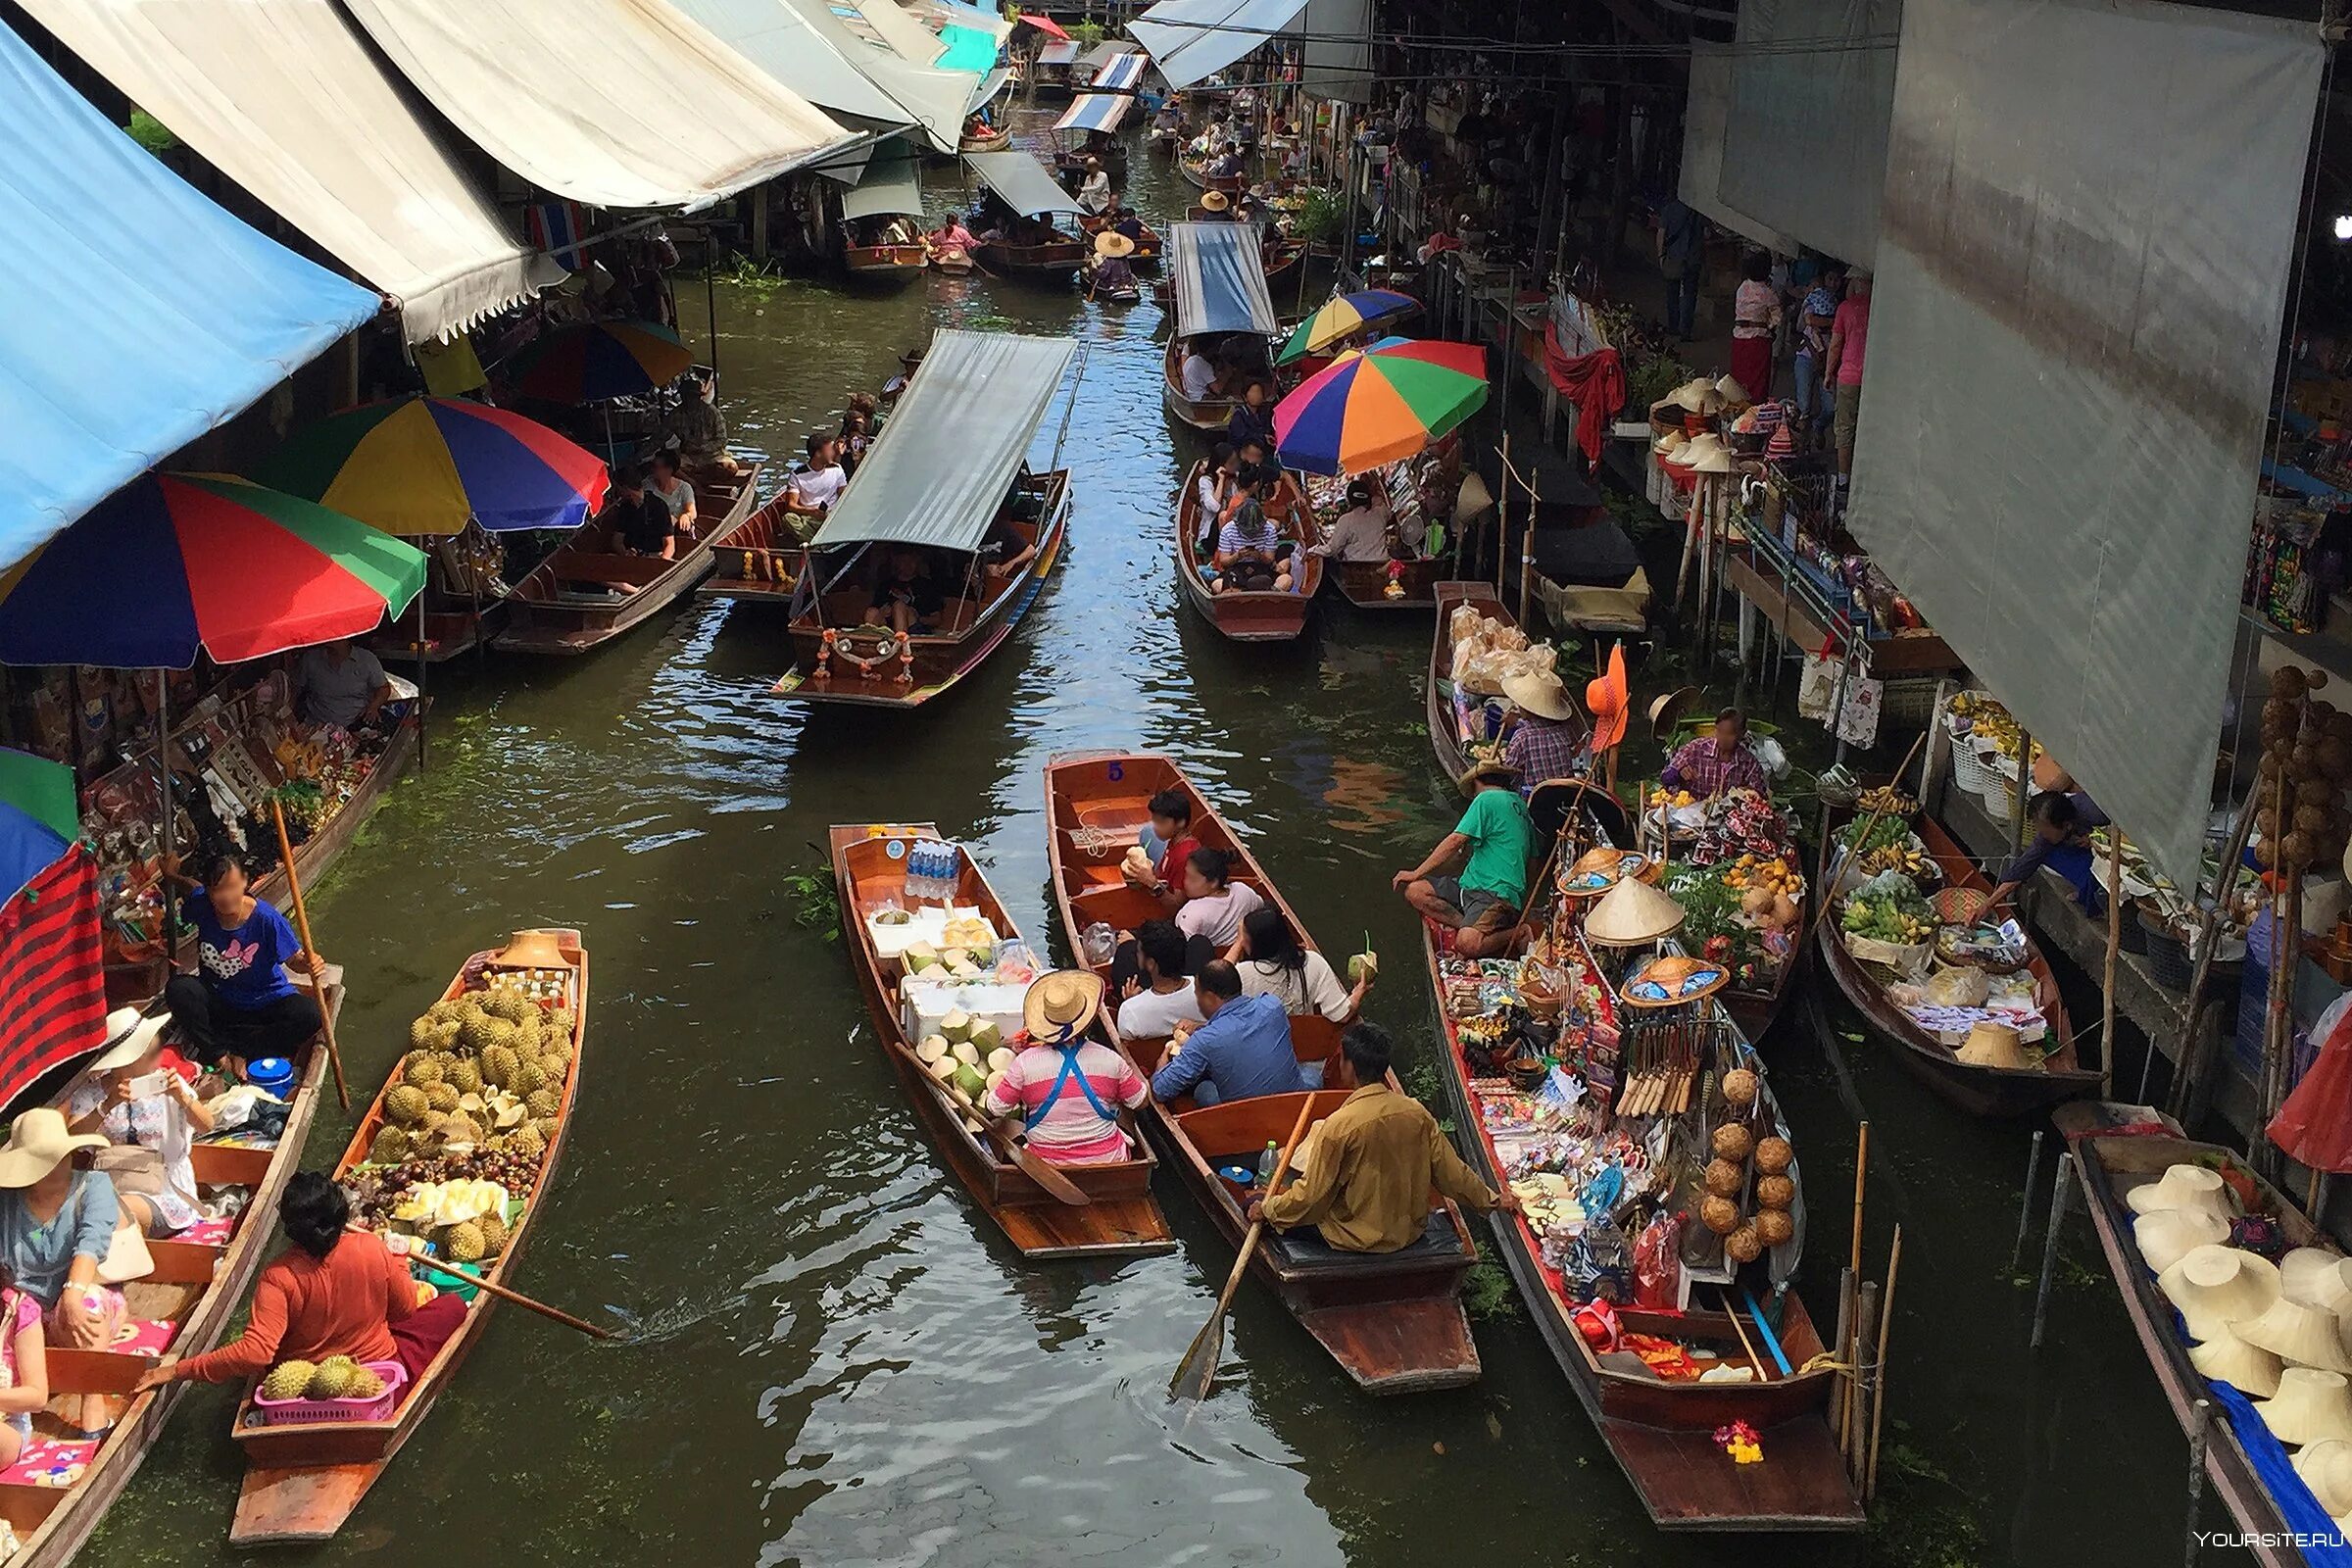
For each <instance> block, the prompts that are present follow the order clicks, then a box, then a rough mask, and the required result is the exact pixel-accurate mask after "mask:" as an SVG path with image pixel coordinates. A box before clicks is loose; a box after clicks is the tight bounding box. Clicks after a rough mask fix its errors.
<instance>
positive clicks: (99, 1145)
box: [0, 1105, 135, 1426]
mask: <svg viewBox="0 0 2352 1568" xmlns="http://www.w3.org/2000/svg"><path fill="white" fill-rule="evenodd" d="M105 1147H106V1139H105V1137H104V1136H103V1135H100V1134H95V1133H85V1134H78V1135H77V1134H75V1133H74V1131H73V1129H72V1128H71V1127H69V1126H67V1125H66V1118H65V1115H64V1113H63V1112H61V1111H59V1110H57V1109H56V1108H54V1107H52V1106H49V1105H40V1106H36V1107H35V1108H33V1109H31V1110H28V1111H25V1113H24V1114H23V1115H21V1116H19V1117H18V1118H17V1119H16V1121H15V1122H14V1123H12V1124H11V1125H10V1127H9V1130H8V1142H7V1143H6V1144H0V1268H4V1269H6V1270H7V1271H8V1274H9V1277H10V1278H11V1279H12V1280H14V1282H15V1284H16V1288H17V1289H18V1290H21V1291H23V1292H25V1294H26V1295H28V1296H30V1297H31V1298H32V1299H34V1300H36V1301H38V1302H40V1303H41V1310H42V1313H43V1315H44V1317H43V1320H44V1322H45V1323H46V1324H47V1325H48V1331H49V1341H50V1343H51V1344H53V1345H65V1346H70V1347H72V1348H74V1349H80V1350H101V1349H104V1348H106V1347H108V1346H110V1345H112V1344H114V1342H115V1331H116V1330H117V1329H119V1328H121V1327H122V1325H123V1315H124V1307H123V1293H122V1292H121V1291H118V1290H116V1289H114V1288H113V1287H111V1286H109V1285H108V1284H106V1282H105V1281H104V1280H102V1279H101V1278H100V1277H99V1267H100V1265H102V1264H103V1263H104V1262H105V1261H106V1259H107V1255H108V1253H109V1252H110V1251H112V1250H113V1249H114V1246H115V1228H116V1226H117V1225H118V1224H119V1223H120V1221H121V1218H122V1212H123V1210H122V1204H121V1203H120V1202H118V1201H117V1200H116V1198H115V1184H114V1183H113V1182H111V1181H109V1180H108V1179H107V1178H106V1177H105V1176H104V1175H103V1174H102V1173H100V1172H98V1171H90V1170H78V1169H76V1168H75V1166H74V1159H73V1156H74V1155H75V1154H77V1153H79V1152H82V1151H83V1150H88V1149H104V1148H105ZM134 1239H135V1236H134ZM99 1400H101V1397H100V1396H96V1395H93V1396H90V1397H89V1399H88V1400H85V1402H84V1406H83V1410H82V1415H81V1419H82V1421H83V1422H84V1424H85V1426H87V1425H103V1424H104V1423H105V1421H106V1419H107V1418H106V1414H105V1408H104V1405H103V1403H102V1402H92V1401H99Z"/></svg>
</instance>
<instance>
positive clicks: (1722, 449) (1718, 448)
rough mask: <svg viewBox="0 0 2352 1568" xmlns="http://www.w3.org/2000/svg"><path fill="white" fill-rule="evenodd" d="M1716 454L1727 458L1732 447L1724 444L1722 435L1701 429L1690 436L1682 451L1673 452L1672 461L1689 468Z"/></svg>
mask: <svg viewBox="0 0 2352 1568" xmlns="http://www.w3.org/2000/svg"><path fill="white" fill-rule="evenodd" d="M1718 454H1721V455H1722V456H1724V457H1727V458H1728V457H1730V456H1731V454H1732V449H1731V448H1729V447H1727V446H1725V445H1724V444H1723V437H1721V436H1719V435H1717V434H1716V433H1715V432H1714V431H1712V430H1702V431H1700V432H1699V433H1698V434H1696V435H1694V436H1692V437H1691V440H1690V442H1689V444H1688V445H1686V446H1685V447H1684V448H1683V450H1682V451H1680V452H1678V453H1676V454H1675V457H1674V461H1675V462H1677V463H1679V464H1681V465H1682V466H1684V467H1686V468H1691V467H1696V466H1698V465H1699V464H1701V463H1704V462H1705V461H1706V460H1707V459H1709V458H1711V457H1714V456H1716V455H1718Z"/></svg>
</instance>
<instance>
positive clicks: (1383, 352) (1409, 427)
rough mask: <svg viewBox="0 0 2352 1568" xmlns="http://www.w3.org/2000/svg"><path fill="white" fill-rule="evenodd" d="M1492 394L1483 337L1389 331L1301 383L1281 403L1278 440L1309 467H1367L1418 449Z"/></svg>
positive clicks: (1286, 457)
mask: <svg viewBox="0 0 2352 1568" xmlns="http://www.w3.org/2000/svg"><path fill="white" fill-rule="evenodd" d="M1486 401H1487V351H1486V350H1485V349H1484V348H1482V347H1480V346H1479V345H1478V344H1475V343H1438V342H1416V341H1412V340H1410V339H1406V338H1401V337H1389V338H1383V339H1381V340H1380V341H1379V342H1378V343H1375V344H1373V345H1372V347H1371V348H1369V349H1367V350H1365V351H1364V352H1363V353H1361V354H1344V355H1342V356H1340V358H1338V359H1337V360H1334V361H1333V362H1332V363H1331V364H1330V365H1328V366H1326V367H1324V368H1322V369H1320V370H1317V371H1316V372H1315V373H1314V374H1313V375H1310V376H1308V377H1307V378H1306V379H1305V380H1304V381H1301V382H1300V383H1299V386H1298V387H1297V388H1296V389H1295V390H1294V391H1293V392H1292V393H1291V395H1290V396H1289V397H1286V398H1284V399H1283V400H1282V402H1281V403H1280V404H1279V405H1278V406H1277V407H1276V408H1275V410H1274V440H1275V446H1276V450H1277V451H1279V452H1280V453H1281V455H1282V461H1283V462H1284V464H1286V465H1287V466H1291V467H1294V468H1300V469H1303V470H1305V471H1306V472H1308V473H1361V472H1363V471H1364V470H1365V469H1367V468H1377V467H1379V466H1381V465H1382V464H1384V463H1395V462H1396V461H1397V459H1399V458H1409V457H1411V456H1412V455H1413V454H1415V453H1416V452H1419V451H1420V450H1421V449H1422V448H1424V447H1426V446H1428V445H1429V444H1430V443H1431V442H1432V441H1435V440H1436V439H1437V438H1438V437H1440V436H1442V435H1444V434H1446V432H1447V431H1448V430H1451V429H1452V428H1453V427H1454V426H1455V425H1457V424H1460V423H1461V422H1462V421H1463V420H1464V419H1467V418H1468V417H1470V416H1471V415H1473V414H1475V413H1476V412H1478V409H1479V407H1480V405H1482V404H1484V403H1485V402H1486Z"/></svg>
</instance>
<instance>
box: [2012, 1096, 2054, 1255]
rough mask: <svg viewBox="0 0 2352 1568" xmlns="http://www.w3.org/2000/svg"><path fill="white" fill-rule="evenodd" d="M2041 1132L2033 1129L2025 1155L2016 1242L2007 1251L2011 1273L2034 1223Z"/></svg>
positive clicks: (2024, 1249) (2038, 1129) (2024, 1250)
mask: <svg viewBox="0 0 2352 1568" xmlns="http://www.w3.org/2000/svg"><path fill="white" fill-rule="evenodd" d="M2043 1131H2044V1129H2042V1128H2039V1127H2036V1128H2034V1148H2033V1150H2032V1151H2031V1152H2029V1153H2028V1154H2027V1155H2026V1190H2025V1194H2024V1196H2023V1197H2022V1199H2021V1200H2020V1201H2019V1202H2018V1205H2017V1241H2016V1242H2015V1243H2014V1244H2012V1245H2011V1247H2010V1249H2009V1269H2010V1272H2012V1273H2015V1272H2016V1271H2017V1260H2018V1259H2019V1258H2021V1257H2023V1256H2025V1255H2026V1232H2027V1231H2028V1230H2029V1229H2031V1228H2032V1226H2033V1223H2034V1177H2036V1176H2038V1175H2040V1174H2041V1140H2042V1134H2043ZM2060 1157H2061V1158H2063V1157H2064V1156H2063V1155H2061V1156H2060Z"/></svg>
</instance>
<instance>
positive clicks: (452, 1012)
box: [424, 997, 466, 1023]
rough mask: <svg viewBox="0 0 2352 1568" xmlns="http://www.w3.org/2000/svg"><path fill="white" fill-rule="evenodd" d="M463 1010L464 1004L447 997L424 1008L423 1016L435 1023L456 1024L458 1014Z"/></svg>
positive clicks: (464, 1008) (454, 998)
mask: <svg viewBox="0 0 2352 1568" xmlns="http://www.w3.org/2000/svg"><path fill="white" fill-rule="evenodd" d="M465 1010H466V1004H465V1003H463V1002H461V1001H459V1000H458V999H457V998H456V997H449V998H446V999H444V1000H443V1001H440V1002H436V1003H434V1004H433V1005H431V1006H429V1007H427V1008H425V1009H424V1015H425V1016H426V1017H427V1018H430V1019H432V1020H433V1022H435V1023H456V1022H457V1021H458V1016H459V1014H461V1013H463V1012H464V1011H465Z"/></svg>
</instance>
